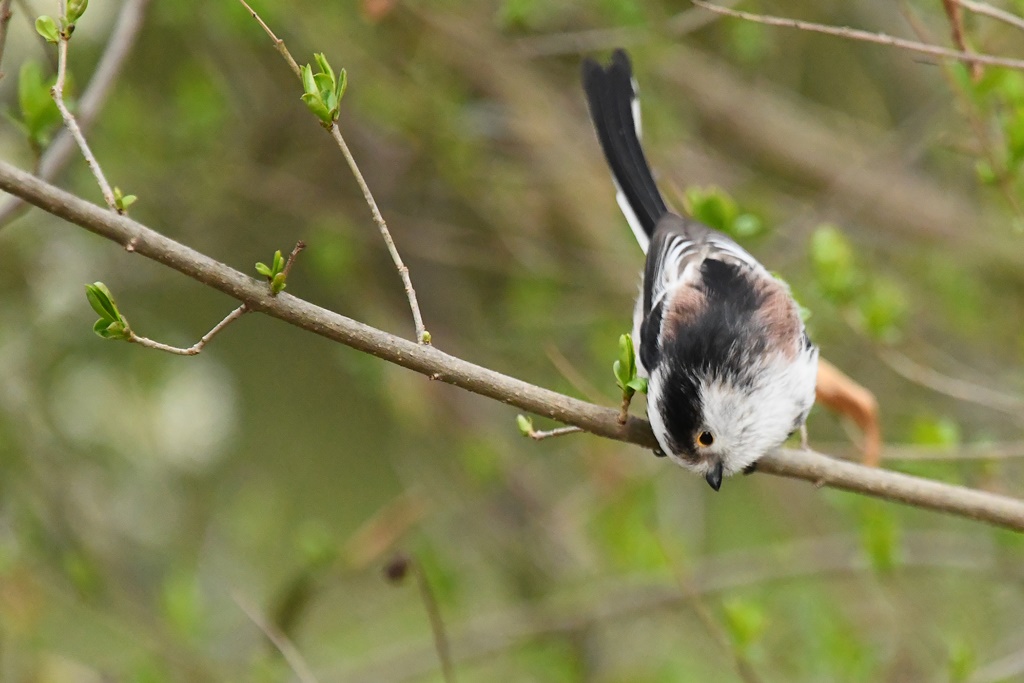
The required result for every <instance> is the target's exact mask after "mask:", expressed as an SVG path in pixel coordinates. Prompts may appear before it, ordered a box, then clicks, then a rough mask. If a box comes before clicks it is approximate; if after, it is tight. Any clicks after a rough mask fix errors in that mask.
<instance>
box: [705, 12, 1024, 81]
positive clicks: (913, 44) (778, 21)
mask: <svg viewBox="0 0 1024 683" xmlns="http://www.w3.org/2000/svg"><path fill="white" fill-rule="evenodd" d="M691 2H693V4H695V5H697V6H698V7H703V8H704V9H706V10H708V11H710V12H716V13H718V14H724V15H726V16H730V17H735V18H736V19H744V20H746V21H752V22H754V23H756V24H765V25H766V26H781V27H784V28H795V29H799V30H801V31H813V32H815V33H824V34H826V35H830V36H836V37H839V38H847V39H849V40H859V41H862V42H865V43H875V44H876V45H886V46H888V47H895V48H898V49H900V50H909V51H910V52H919V53H921V54H926V55H931V56H933V57H943V58H947V59H956V60H959V61H962V62H967V63H973V64H986V65H988V66H1003V67H1006V68H1007V69H1021V70H1024V59H1013V58H1011V57H998V56H996V55H986V54H982V53H973V52H971V53H968V52H962V51H960V50H952V49H950V48H948V47H942V46H940V45H930V44H928V43H920V42H917V41H915V40H907V39H905V38H895V37H893V36H889V35H886V34H884V33H872V32H871V31H863V30H861V29H856V28H850V27H848V26H829V25H827V24H815V23H813V22H809V21H801V20H800V19H788V18H786V17H773V16H770V15H767V14H753V13H751V12H741V11H739V10H734V9H728V8H726V7H721V6H719V5H716V4H714V3H710V2H705V1H704V0H691Z"/></svg>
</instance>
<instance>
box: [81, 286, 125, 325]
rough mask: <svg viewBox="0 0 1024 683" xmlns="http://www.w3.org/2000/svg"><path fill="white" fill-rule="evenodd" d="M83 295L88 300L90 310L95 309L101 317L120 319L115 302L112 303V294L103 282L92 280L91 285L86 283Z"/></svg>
mask: <svg viewBox="0 0 1024 683" xmlns="http://www.w3.org/2000/svg"><path fill="white" fill-rule="evenodd" d="M85 296H86V298H87V299H88V300H89V305H90V306H92V310H94V311H96V314H97V315H99V316H100V317H101V318H106V319H107V320H111V321H115V320H121V313H120V311H118V310H117V304H115V303H114V296H113V295H112V294H111V293H110V290H109V289H107V286H106V285H105V284H103V283H102V282H94V283H92V284H91V285H86V286H85Z"/></svg>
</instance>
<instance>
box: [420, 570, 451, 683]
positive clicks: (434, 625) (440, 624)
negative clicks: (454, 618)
mask: <svg viewBox="0 0 1024 683" xmlns="http://www.w3.org/2000/svg"><path fill="white" fill-rule="evenodd" d="M411 564H412V571H413V574H415V575H416V588H417V589H418V590H419V592H420V597H421V598H422V599H423V606H424V607H426V609H427V617H428V618H429V619H430V631H431V633H432V634H433V636H434V649H435V650H436V651H437V658H438V659H439V660H440V661H441V674H442V676H443V678H444V680H445V683H455V665H454V664H453V663H452V652H451V645H450V644H449V643H448V633H447V631H446V630H445V627H444V619H442V618H441V609H440V607H439V606H438V604H437V596H435V595H434V589H433V588H431V586H430V581H428V580H427V574H426V572H424V571H423V567H422V566H421V565H420V563H419V561H417V560H415V559H413V560H412V561H411Z"/></svg>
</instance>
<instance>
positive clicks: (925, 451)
mask: <svg viewBox="0 0 1024 683" xmlns="http://www.w3.org/2000/svg"><path fill="white" fill-rule="evenodd" d="M882 457H883V458H884V459H886V460H1007V459H1011V458H1024V441H1005V442H996V443H979V444H963V445H959V446H886V447H885V451H884V452H883V453H882Z"/></svg>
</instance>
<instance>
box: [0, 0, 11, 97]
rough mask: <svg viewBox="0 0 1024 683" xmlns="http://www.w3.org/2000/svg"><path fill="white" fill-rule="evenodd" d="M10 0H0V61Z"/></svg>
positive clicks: (9, 11) (5, 41) (5, 36)
mask: <svg viewBox="0 0 1024 683" xmlns="http://www.w3.org/2000/svg"><path fill="white" fill-rule="evenodd" d="M11 16H12V12H11V0H2V2H0V62H3V58H4V48H5V47H6V46H7V25H8V24H10V23H11ZM3 77H4V72H3V70H2V69H0V78H3Z"/></svg>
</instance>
